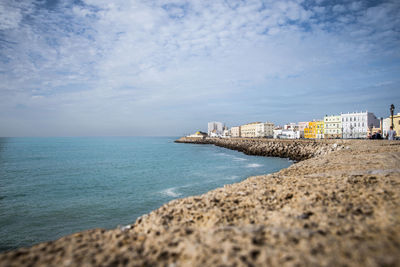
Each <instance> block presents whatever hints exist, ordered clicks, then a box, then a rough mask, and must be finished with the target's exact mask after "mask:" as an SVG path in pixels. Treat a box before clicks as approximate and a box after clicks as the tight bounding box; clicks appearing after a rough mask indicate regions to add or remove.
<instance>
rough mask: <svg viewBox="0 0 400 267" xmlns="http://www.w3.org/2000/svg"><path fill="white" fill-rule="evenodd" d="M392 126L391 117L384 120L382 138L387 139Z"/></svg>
mask: <svg viewBox="0 0 400 267" xmlns="http://www.w3.org/2000/svg"><path fill="white" fill-rule="evenodd" d="M391 125H392V119H391V117H389V118H386V119H383V121H382V136H383V137H384V138H386V136H387V134H388V131H389V130H390V126H391Z"/></svg>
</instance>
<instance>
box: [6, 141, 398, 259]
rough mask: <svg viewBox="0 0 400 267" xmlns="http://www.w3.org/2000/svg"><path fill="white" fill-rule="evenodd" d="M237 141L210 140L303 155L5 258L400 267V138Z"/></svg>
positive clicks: (232, 146)
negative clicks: (119, 222) (125, 221)
mask: <svg viewBox="0 0 400 267" xmlns="http://www.w3.org/2000/svg"><path fill="white" fill-rule="evenodd" d="M182 141H184V140H181V141H178V142H182ZM189 141H190V140H185V143H193V142H189ZM209 141H210V142H211V140H207V142H209ZM231 141H232V140H231ZM234 141H235V142H236V143H229V142H228V141H226V140H224V139H223V141H221V140H213V141H212V142H214V144H215V145H219V146H224V147H227V148H230V149H235V150H239V149H241V150H243V151H242V152H244V153H246V154H247V153H255V154H258V155H275V156H279V155H280V156H282V157H286V156H287V155H289V156H288V158H291V157H292V159H295V160H298V161H299V162H298V163H296V164H293V165H291V166H290V167H289V168H286V169H283V170H281V171H279V172H276V173H273V174H269V175H261V176H254V177H249V178H247V179H245V180H244V181H242V182H239V183H235V184H231V185H226V186H224V187H223V188H218V189H215V190H212V191H210V192H208V193H205V194H203V195H200V196H193V197H188V198H183V199H176V200H173V201H171V202H169V203H167V204H165V205H163V206H161V207H160V208H159V209H157V210H155V211H152V212H150V213H149V214H147V215H144V216H142V217H140V218H138V219H137V220H136V222H135V223H134V224H132V225H130V226H127V227H124V228H120V229H114V230H107V231H106V230H104V229H93V230H89V231H84V232H80V233H76V234H73V235H69V236H66V237H63V238H61V239H59V240H56V241H51V242H45V243H41V244H38V245H35V246H33V247H31V248H20V249H17V250H15V251H10V252H6V253H2V254H0V263H1V265H3V264H4V265H6V266H27V265H31V264H32V265H41V264H45V265H66V266H81V265H84V264H87V265H91V266H100V265H111V264H116V265H129V266H136V265H165V264H166V265H168V264H175V265H176V266H186V265H194V266H201V265H206V264H210V265H233V264H237V265H272V266H280V265H296V264H300V265H329V266H333V265H343V264H347V265H351V266H379V265H393V266H398V265H399V262H400V196H399V194H400V193H399V192H400V169H399V167H398V166H399V162H400V143H399V142H396V141H392V142H391V141H369V140H328V141H324V140H322V141H319V142H310V141H307V142H306V141H303V140H301V141H297V142H295V141H291V140H279V141H272V140H268V139H267V140H239V139H238V140H234ZM239 151H240V150H239ZM290 151H295V152H290ZM290 153H292V154H290ZM295 153H297V155H296V154H295Z"/></svg>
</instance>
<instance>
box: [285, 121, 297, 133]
mask: <svg viewBox="0 0 400 267" xmlns="http://www.w3.org/2000/svg"><path fill="white" fill-rule="evenodd" d="M283 129H284V130H292V131H298V130H299V125H297V124H296V123H294V122H291V123H288V124H285V125H284V126H283Z"/></svg>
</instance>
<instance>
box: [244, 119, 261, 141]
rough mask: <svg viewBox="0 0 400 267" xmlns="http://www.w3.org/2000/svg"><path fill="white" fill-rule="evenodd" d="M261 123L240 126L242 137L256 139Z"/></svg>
mask: <svg viewBox="0 0 400 267" xmlns="http://www.w3.org/2000/svg"><path fill="white" fill-rule="evenodd" d="M260 123H261V122H252V123H248V124H245V125H242V126H240V132H241V137H250V138H251V137H253V138H254V137H256V132H257V124H260Z"/></svg>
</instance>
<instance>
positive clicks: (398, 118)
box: [389, 113, 400, 136]
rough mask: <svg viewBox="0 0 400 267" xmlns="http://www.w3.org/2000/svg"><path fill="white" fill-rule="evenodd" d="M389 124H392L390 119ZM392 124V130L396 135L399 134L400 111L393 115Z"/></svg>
mask: <svg viewBox="0 0 400 267" xmlns="http://www.w3.org/2000/svg"><path fill="white" fill-rule="evenodd" d="M390 118H392V117H390ZM390 125H392V122H391V121H390ZM393 125H394V127H393V130H395V131H396V133H397V136H400V113H397V115H393ZM389 127H390V126H389Z"/></svg>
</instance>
